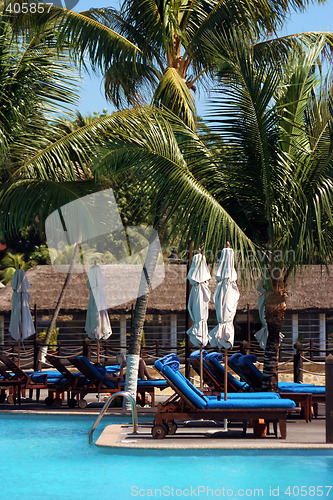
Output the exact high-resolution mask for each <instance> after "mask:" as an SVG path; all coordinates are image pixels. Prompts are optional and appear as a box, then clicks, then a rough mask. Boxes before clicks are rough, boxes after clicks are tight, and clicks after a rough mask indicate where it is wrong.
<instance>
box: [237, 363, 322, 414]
mask: <svg viewBox="0 0 333 500" xmlns="http://www.w3.org/2000/svg"><path fill="white" fill-rule="evenodd" d="M256 361H257V357H256V356H255V355H254V354H247V355H242V354H240V353H236V354H233V355H232V356H230V358H229V360H228V364H229V366H230V368H231V369H232V370H233V371H234V372H235V373H237V374H238V375H239V377H240V378H241V379H242V380H243V381H244V382H247V383H248V384H249V386H250V387H251V388H252V389H253V390H255V391H258V390H262V380H263V374H262V372H261V371H260V370H259V369H258V368H257V367H256V366H255V364H254V363H255V362H256ZM278 389H279V394H280V396H281V397H287V398H289V399H292V400H293V401H295V402H296V403H299V404H300V405H301V406H302V408H303V411H304V417H305V419H306V421H309V420H311V407H312V406H313V408H314V414H315V416H317V415H318V403H320V402H321V403H324V402H325V394H326V388H325V386H316V385H314V384H298V383H295V382H278Z"/></svg>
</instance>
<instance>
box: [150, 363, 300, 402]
mask: <svg viewBox="0 0 333 500" xmlns="http://www.w3.org/2000/svg"><path fill="white" fill-rule="evenodd" d="M155 366H156V368H157V369H158V370H159V371H161V372H162V373H163V374H164V375H165V376H166V377H167V378H168V379H169V380H170V381H171V382H172V383H173V384H174V385H175V386H176V387H177V388H178V389H179V390H180V391H181V392H182V393H183V394H184V395H185V396H186V397H187V398H188V400H189V401H191V403H192V404H193V405H194V406H196V408H197V409H228V408H230V409H231V408H235V409H257V408H258V409H260V408H272V409H273V408H285V409H292V408H294V407H295V403H294V402H293V401H291V400H289V399H283V400H281V399H280V398H279V397H278V396H277V397H276V396H275V397H273V398H263V399H254V398H248V399H241V398H234V399H230V400H227V401H223V400H220V401H218V400H217V398H213V397H206V396H204V395H203V393H202V392H201V391H199V390H198V389H197V388H196V387H195V386H194V385H193V384H192V383H191V382H190V381H189V380H187V379H186V378H185V377H184V375H182V374H181V373H180V372H179V371H178V370H173V369H172V367H171V366H169V365H163V363H162V362H161V360H157V361H156V362H155Z"/></svg>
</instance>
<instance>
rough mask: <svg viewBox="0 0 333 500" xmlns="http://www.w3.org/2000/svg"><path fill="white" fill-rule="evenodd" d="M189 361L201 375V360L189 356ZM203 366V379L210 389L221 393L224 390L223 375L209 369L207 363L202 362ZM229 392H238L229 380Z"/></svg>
mask: <svg viewBox="0 0 333 500" xmlns="http://www.w3.org/2000/svg"><path fill="white" fill-rule="evenodd" d="M187 361H188V363H190V365H191V366H192V368H193V369H194V370H195V372H196V373H197V374H198V375H199V376H200V361H199V360H198V359H197V358H188V359H187ZM202 367H203V379H204V382H205V383H206V384H207V386H208V387H209V389H210V390H212V391H215V392H216V393H219V394H221V393H222V392H224V380H223V382H221V377H219V376H218V375H217V374H216V373H215V370H213V369H211V370H207V367H206V366H205V363H203V364H202ZM228 392H238V390H237V388H236V387H235V386H234V385H233V384H232V382H231V381H230V380H228Z"/></svg>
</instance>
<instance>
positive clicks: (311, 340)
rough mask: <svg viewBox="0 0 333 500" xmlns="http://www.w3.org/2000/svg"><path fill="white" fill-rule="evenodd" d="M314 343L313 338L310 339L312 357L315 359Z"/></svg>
mask: <svg viewBox="0 0 333 500" xmlns="http://www.w3.org/2000/svg"><path fill="white" fill-rule="evenodd" d="M313 351H314V345H313V339H310V359H311V361H313V358H314V352H313Z"/></svg>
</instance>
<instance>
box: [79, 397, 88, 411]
mask: <svg viewBox="0 0 333 500" xmlns="http://www.w3.org/2000/svg"><path fill="white" fill-rule="evenodd" d="M78 405H79V408H81V410H83V408H86V406H87V401H86V400H85V399H80V400H79V403H78Z"/></svg>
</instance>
